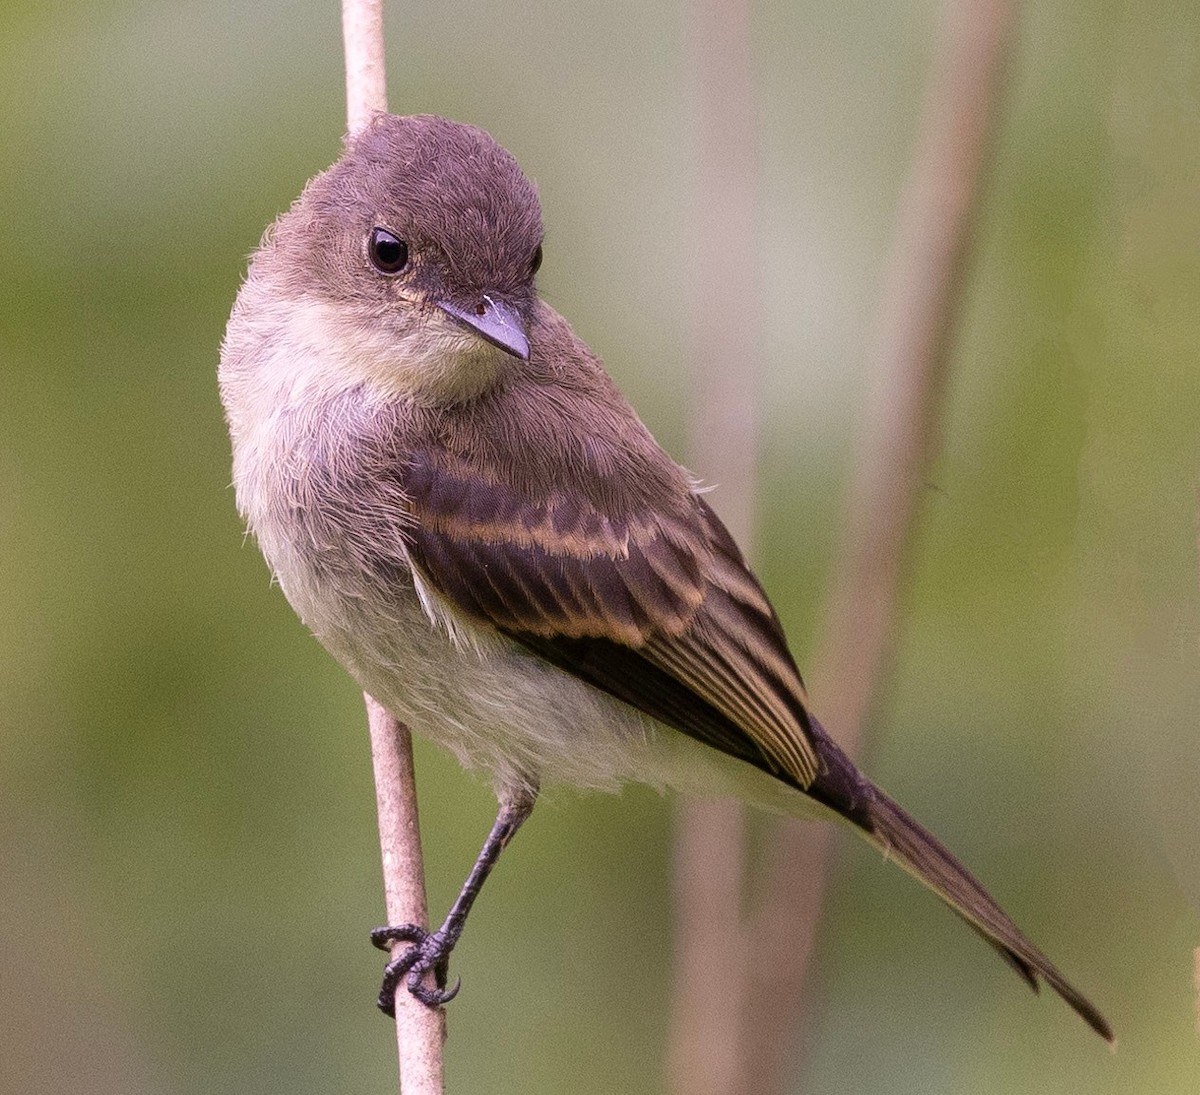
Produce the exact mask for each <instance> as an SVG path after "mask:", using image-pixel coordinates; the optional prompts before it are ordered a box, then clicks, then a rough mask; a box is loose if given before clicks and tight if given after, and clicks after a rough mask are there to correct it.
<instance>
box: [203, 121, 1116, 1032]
mask: <svg viewBox="0 0 1200 1095" xmlns="http://www.w3.org/2000/svg"><path fill="white" fill-rule="evenodd" d="M543 241H544V225H543V219H542V211H541V205H540V200H539V197H538V193H537V189H536V187H535V186H534V184H533V183H532V182H531V181H530V180H529V178H528V177H527V176H526V175H525V173H524V172H523V171H522V169H521V167H520V166H519V165H518V163H517V161H516V160H515V159H514V157H513V156H512V155H511V154H510V153H509V152H507V151H506V150H505V149H504V148H502V147H501V146H500V145H499V144H498V143H497V142H496V141H495V140H494V139H493V138H492V137H491V136H490V135H489V134H488V133H487V132H485V131H484V130H483V129H480V128H477V127H474V126H470V125H466V124H462V123H458V122H454V121H450V120H448V119H445V118H441V117H437V116H434V115H411V116H403V117H402V116H396V115H392V114H386V113H381V114H378V115H376V116H375V117H374V118H373V119H372V121H371V122H370V123H369V124H368V125H367V126H366V127H365V128H364V129H362V130H361V131H360V132H358V133H357V134H354V135H351V136H350V137H348V138H347V139H346V142H345V145H344V148H343V151H342V154H341V156H340V158H339V159H338V160H337V161H336V162H335V163H334V164H333V165H332V166H331V167H330V168H328V169H327V170H325V171H324V172H322V173H320V174H319V175H317V176H315V177H314V178H313V179H311V180H310V181H309V182H308V184H307V185H306V186H305V188H304V190H303V192H302V193H301V195H300V196H299V198H297V199H296V201H295V203H294V204H293V205H292V206H291V207H290V208H289V209H288V210H287V211H286V212H284V213H283V214H282V215H281V216H279V218H278V219H277V220H276V221H275V223H274V224H273V225H272V226H271V227H270V228H268V230H267V231H266V233H265V234H264V236H263V238H262V241H261V243H260V245H259V247H258V249H257V250H256V251H255V252H254V254H253V255H252V257H251V259H250V262H249V266H248V270H247V273H246V276H245V278H244V280H243V282H242V285H241V287H240V289H239V291H238V293H237V297H236V300H235V302H234V306H233V309H232V312H231V315H230V319H229V323H228V326H227V329H226V332H225V336H224V339H223V341H222V344H221V358H220V366H219V370H218V378H219V388H220V394H221V399H222V402H223V405H224V409H225V414H226V419H227V423H228V426H229V431H230V436H231V442H232V454H233V482H234V486H235V492H236V498H237V505H238V508H239V510H240V512H241V514H242V516H243V518H244V520H245V521H246V524H247V527H248V529H249V531H250V532H251V533H252V534H253V536H254V537H255V539H256V540H257V542H258V545H259V547H260V549H261V551H262V553H263V555H264V557H265V559H266V561H267V563H268V564H269V566H270V568H271V570H272V572H273V574H274V577H275V578H276V579H277V581H278V584H279V585H280V587H281V588H282V590H283V592H284V594H285V595H286V597H287V599H288V600H289V601H290V603H291V605H292V606H293V608H294V609H295V611H296V612H297V614H298V615H299V617H300V618H301V620H302V621H303V622H304V624H305V625H307V627H308V628H309V629H310V630H311V631H312V632H313V634H314V635H315V636H316V638H317V639H318V640H319V641H320V642H321V643H322V644H323V645H324V646H325V647H326V649H327V650H328V651H329V652H330V653H331V654H332V655H333V656H334V657H335V658H336V659H337V660H338V661H339V662H340V663H341V664H342V665H343V666H344V667H345V668H346V670H348V672H349V673H350V675H351V676H352V677H353V678H354V679H355V680H356V681H357V682H358V684H359V685H360V686H361V687H362V688H363V689H364V690H365V691H366V692H367V693H368V694H370V695H371V696H372V697H374V698H375V699H376V700H377V701H378V702H379V703H381V704H382V705H383V706H384V707H385V708H387V709H388V710H389V711H390V712H391V713H392V714H393V715H394V716H395V717H396V718H398V719H399V720H400V721H401V722H403V723H405V724H407V725H408V726H409V727H410V728H411V729H412V730H413V732H414V733H417V734H419V735H422V736H424V737H426V738H428V739H430V740H431V741H433V742H435V743H437V744H439V745H441V746H443V747H444V748H446V749H448V750H449V751H450V752H451V753H452V754H454V755H455V756H456V757H457V758H458V760H459V761H460V762H461V763H462V764H463V766H464V767H466V768H468V769H470V770H474V771H477V772H481V773H483V774H484V775H485V776H487V777H489V778H490V780H491V783H492V786H493V788H494V790H495V793H496V796H497V800H498V813H497V816H496V821H495V823H494V825H493V826H492V829H491V831H490V833H489V834H488V837H487V839H486V841H485V843H484V845H483V847H482V849H481V851H480V854H479V856H478V858H477V860H476V862H475V864H474V866H473V868H472V870H471V872H470V874H469V876H468V878H467V881H466V883H465V884H464V886H463V888H462V891H461V893H460V894H459V897H458V898H457V900H456V901H455V902H454V903H453V905H452V907H451V909H450V911H449V913H448V915H447V917H446V919H445V921H444V922H443V923H442V924H441V926H440V927H439V928H437V930H435V931H428V930H426V929H424V928H422V927H419V926H417V925H389V926H386V927H383V928H379V929H376V931H375V932H373V933H372V941H373V942H374V943H375V944H376V945H377V946H379V947H380V948H381V949H385V950H391V949H392V948H394V947H395V945H396V944H397V943H401V942H403V943H407V944H408V946H407V947H406V948H404V949H403V950H402V951H401V952H400V953H399V954H398V956H397V957H395V958H393V959H392V960H391V961H390V962H388V964H387V966H386V968H385V975H384V985H383V989H382V990H381V993H380V1007H381V1008H383V1010H385V1011H387V1012H389V1013H390V1012H391V1009H392V1008H393V1007H394V996H395V992H396V990H397V988H398V986H399V985H400V983H401V982H402V981H403V982H404V984H405V985H406V986H407V988H408V990H409V991H410V992H411V993H413V994H414V995H415V996H416V997H418V998H419V999H421V1000H422V1001H423V1002H424V1003H426V1004H428V1005H429V1006H431V1007H437V1006H440V1005H442V1004H445V1003H446V1002H448V1001H449V999H451V998H452V997H453V995H454V993H455V992H457V990H458V984H457V983H456V984H455V985H454V986H452V987H449V988H448V987H447V968H448V960H449V956H450V952H451V951H452V949H453V947H454V945H455V944H456V943H457V941H458V939H459V937H460V936H461V933H462V930H463V927H464V925H465V923H466V920H467V915H468V913H469V912H470V909H471V907H472V905H473V903H474V901H475V899H476V897H477V896H478V894H479V891H480V889H481V888H482V886H483V883H484V881H485V880H486V878H487V876H488V875H489V873H490V872H491V870H492V868H493V867H494V866H495V863H496V861H497V860H498V858H499V856H500V853H501V851H502V849H503V848H504V847H505V846H506V845H507V844H508V843H509V841H510V840H511V839H512V837H513V835H514V834H515V833H516V831H517V829H518V828H519V827H520V826H521V824H522V823H523V822H524V821H525V820H526V819H527V818H528V817H529V815H530V813H531V812H532V810H533V807H534V803H535V802H536V799H537V796H538V792H539V788H540V787H541V785H542V783H543V782H544V781H553V782H562V783H567V784H573V785H576V786H579V787H584V788H599V789H605V790H612V789H616V788H618V787H619V786H621V785H622V784H624V783H626V782H629V781H636V782H641V783H647V784H650V785H651V786H655V787H660V788H677V789H682V790H685V791H707V792H711V793H721V794H732V795H736V796H738V797H740V798H742V799H744V800H745V801H747V802H750V803H752V804H755V805H758V806H761V807H763V808H766V809H769V810H773V811H777V812H783V813H786V814H790V815H792V816H796V817H814V818H823V819H826V820H834V821H838V822H841V823H844V824H846V825H848V826H849V827H850V828H851V829H852V830H853V831H854V832H856V833H857V834H858V835H859V836H861V837H863V838H864V839H865V840H867V841H868V842H869V843H870V844H872V845H873V846H875V847H876V848H877V849H878V850H880V851H881V852H882V853H883V854H884V856H885V857H886V858H887V859H889V860H890V861H892V862H895V863H897V864H899V865H900V866H901V867H902V868H904V869H905V870H906V871H907V872H909V873H910V874H912V875H913V876H915V877H916V878H917V879H918V880H919V881H920V882H922V883H923V884H924V885H925V886H927V887H928V888H929V889H931V890H932V891H933V892H934V893H936V894H937V895H938V896H939V897H941V898H942V900H943V901H945V903H946V904H947V905H949V906H950V908H951V909H953V910H954V912H956V913H957V914H958V915H959V916H960V917H961V918H962V919H963V920H965V921H966V922H967V923H968V924H969V925H970V926H971V927H972V928H974V929H975V931H977V932H978V933H979V934H980V935H981V936H982V937H983V938H984V939H985V940H986V941H987V942H988V943H989V944H991V946H992V947H994V948H995V950H996V951H998V952H999V954H1000V955H1001V956H1002V957H1003V958H1004V959H1005V960H1006V961H1007V962H1008V963H1009V964H1010V965H1011V966H1012V967H1013V968H1014V969H1015V970H1016V971H1017V972H1018V973H1019V974H1020V975H1021V976H1022V978H1024V980H1025V981H1026V982H1027V983H1028V984H1029V985H1030V986H1032V987H1033V988H1034V989H1036V988H1037V987H1038V984H1039V981H1041V980H1044V981H1045V982H1046V983H1047V984H1049V985H1050V986H1051V987H1052V988H1053V989H1054V991H1055V992H1057V993H1058V994H1059V996H1061V997H1062V998H1063V999H1064V1000H1065V1001H1066V1003H1067V1004H1068V1005H1069V1006H1070V1007H1071V1008H1073V1009H1074V1010H1075V1011H1076V1012H1077V1013H1078V1014H1079V1015H1080V1016H1081V1017H1082V1018H1083V1020H1084V1021H1085V1022H1086V1023H1087V1024H1088V1025H1089V1026H1090V1027H1091V1028H1092V1029H1093V1030H1095V1031H1096V1032H1097V1033H1098V1034H1099V1035H1100V1036H1101V1037H1102V1038H1104V1039H1105V1040H1107V1041H1109V1042H1112V1041H1113V1039H1114V1035H1113V1031H1112V1028H1111V1026H1110V1025H1109V1023H1108V1021H1107V1020H1106V1019H1105V1018H1104V1017H1103V1015H1102V1014H1101V1013H1100V1011H1099V1010H1097V1008H1096V1007H1095V1006H1094V1005H1093V1004H1092V1003H1090V1002H1089V1000H1088V999H1087V998H1086V997H1084V996H1083V995H1082V994H1081V993H1080V992H1079V991H1077V990H1076V989H1075V988H1074V987H1073V986H1072V985H1071V984H1070V983H1069V982H1068V981H1067V979H1066V977H1065V976H1064V975H1063V974H1062V973H1061V972H1060V971H1059V970H1058V969H1057V968H1056V967H1055V966H1054V965H1053V964H1052V963H1051V962H1050V960H1049V959H1048V958H1047V957H1046V956H1045V955H1044V954H1043V953H1042V952H1041V951H1040V950H1039V949H1038V948H1037V947H1036V946H1034V945H1033V943H1031V942H1030V941H1029V940H1028V939H1027V938H1026V937H1025V935H1023V934H1022V932H1021V931H1020V930H1019V929H1018V928H1017V926H1016V925H1015V924H1014V923H1013V921H1012V920H1011V919H1010V918H1009V916H1008V915H1007V914H1006V913H1005V912H1004V911H1003V910H1002V909H1001V908H1000V906H999V905H998V904H997V903H996V901H995V900H994V899H993V898H992V897H991V896H990V894H989V893H988V892H987V891H986V890H985V889H984V888H983V886H982V885H981V884H980V883H979V882H978V881H976V879H975V878H974V876H973V875H972V874H971V873H970V872H969V871H967V869H966V868H964V867H963V866H962V865H961V864H960V863H959V862H958V860H957V859H955V857H954V856H953V855H952V854H951V853H950V852H949V851H947V850H946V848H945V847H944V846H943V845H942V844H941V843H940V842H939V841H938V840H937V838H935V837H934V836H933V835H932V834H930V833H929V832H928V831H926V830H925V829H924V828H923V827H922V826H921V825H919V824H918V823H917V822H916V821H915V820H913V818H911V817H910V816H909V815H908V814H907V813H906V812H905V811H904V810H903V809H902V808H901V807H900V806H899V805H898V804H897V803H896V802H894V801H893V800H892V799H891V798H890V797H889V796H888V795H887V794H885V793H884V792H883V791H882V790H881V789H880V788H879V787H878V786H876V785H875V784H874V783H873V782H872V781H871V780H870V779H868V778H867V776H865V775H864V774H863V773H862V772H860V771H859V770H858V768H857V767H856V766H855V765H854V763H853V762H852V761H851V760H850V759H849V758H848V757H847V756H846V754H845V753H844V752H843V751H842V750H841V749H840V748H839V747H838V745H837V744H836V743H835V741H834V740H833V739H832V738H831V737H830V735H829V734H828V733H827V732H826V731H825V729H824V728H823V727H822V726H821V724H820V722H819V721H818V720H817V718H816V716H815V715H814V713H813V710H812V707H811V705H810V701H809V698H808V695H807V692H806V690H805V686H804V684H803V682H802V679H801V675H800V672H799V670H798V669H797V666H796V663H795V660H794V659H793V656H792V654H791V652H790V650H789V647H788V644H787V639H786V637H785V635H784V631H783V627H782V625H781V623H780V620H779V617H778V615H777V614H776V612H775V609H774V608H773V607H772V604H771V602H770V600H769V598H768V596H767V594H766V592H765V591H764V589H763V587H762V585H761V584H760V583H759V581H758V579H757V578H756V577H755V576H754V574H753V572H752V571H751V569H750V568H749V566H748V565H747V562H746V560H745V558H744V557H743V555H742V553H741V551H740V550H739V548H738V546H737V544H736V543H735V541H734V539H733V537H732V536H731V535H730V534H729V532H728V531H727V530H726V528H725V526H724V525H723V524H722V522H721V520H720V518H719V517H718V516H717V515H716V513H715V512H714V511H713V509H712V507H711V506H710V505H709V503H708V501H707V499H706V497H705V488H703V487H702V485H701V484H700V483H699V481H698V480H697V479H696V478H695V477H694V476H692V475H691V474H690V473H689V472H688V471H687V470H686V469H685V468H684V467H682V466H681V465H680V464H678V463H677V462H676V461H675V460H674V459H672V457H670V456H669V455H668V454H667V453H666V452H665V451H664V450H663V449H662V448H661V447H660V446H659V444H658V443H657V442H656V441H655V439H654V438H653V437H652V435H651V434H650V432H649V430H648V429H647V428H646V426H645V425H644V424H643V423H642V421H641V419H640V418H639V417H638V415H637V413H636V412H635V411H634V409H633V408H632V406H631V405H630V404H629V402H628V401H627V400H626V399H625V397H624V396H623V395H622V394H621V393H620V391H619V390H618V389H617V387H616V385H615V384H614V382H613V381H612V380H611V378H610V377H609V375H608V373H607V372H606V371H605V369H604V367H603V365H602V363H601V361H600V360H599V358H597V356H596V355H595V354H593V353H592V351H591V350H590V349H589V348H588V347H587V346H586V345H585V344H584V343H583V341H582V340H581V339H580V338H579V337H578V336H576V335H575V333H574V332H573V331H572V329H571V327H570V326H569V324H568V323H567V321H566V320H565V319H564V318H563V317H562V316H561V315H559V314H558V312H556V311H555V310H554V309H553V308H552V307H551V306H550V305H549V304H548V303H547V302H546V301H545V300H543V299H542V298H541V296H540V295H539V293H538V291H537V287H536V281H537V274H538V269H539V266H540V265H541V262H542V256H543ZM735 364H736V363H734V362H731V363H730V366H731V367H733V366H734V365H735ZM431 981H432V983H431Z"/></svg>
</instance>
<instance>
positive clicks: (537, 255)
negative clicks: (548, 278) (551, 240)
mask: <svg viewBox="0 0 1200 1095" xmlns="http://www.w3.org/2000/svg"><path fill="white" fill-rule="evenodd" d="M541 265H542V245H541V244H540V243H539V244H538V248H537V250H536V251H534V253H533V261H532V262H531V263H530V264H529V272H530V273H531V274H536V273H537V272H538V269H539V268H540V267H541Z"/></svg>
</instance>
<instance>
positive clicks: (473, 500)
mask: <svg viewBox="0 0 1200 1095" xmlns="http://www.w3.org/2000/svg"><path fill="white" fill-rule="evenodd" d="M639 425H640V424H639ZM663 459H664V460H665V459H666V457H665V456H664V457H663ZM672 469H673V470H675V471H678V469H674V466H673V465H672ZM399 476H400V478H401V485H402V487H403V490H404V493H405V496H406V498H407V500H408V506H409V508H410V511H411V521H410V522H409V523H408V525H407V539H408V550H409V555H410V558H411V560H412V562H413V564H414V566H415V567H416V568H417V570H418V572H419V574H420V576H421V578H422V579H423V580H424V581H425V582H426V583H428V584H429V585H431V586H432V587H433V589H434V590H435V591H436V592H437V594H438V595H440V596H441V597H442V598H444V599H445V600H446V601H447V602H448V603H449V604H450V605H451V606H452V607H453V608H454V609H455V610H456V611H458V612H461V613H465V614H466V615H467V616H468V617H471V618H474V619H476V620H482V621H486V622H487V623H489V624H491V625H492V626H494V627H496V628H497V629H498V630H499V631H501V632H503V633H504V634H506V635H509V636H511V637H512V638H514V639H516V640H518V641H520V642H521V643H523V644H525V645H526V646H528V647H529V648H531V649H533V650H534V651H536V652H537V653H538V654H540V655H541V656H543V657H545V658H546V659H547V660H549V661H551V662H553V663H555V664H556V665H558V666H559V667H561V668H563V669H565V670H567V671H569V672H571V673H573V674H575V675H576V676H578V677H581V678H582V679H584V680H586V681H588V682H589V683H591V684H593V685H595V686H596V687H598V688H601V689H603V690H604V691H606V692H608V693H610V694H612V695H615V696H617V697H618V698H620V699H622V700H624V701H625V702H627V703H629V704H632V705H633V706H634V707H637V708H639V709H640V710H642V711H644V712H646V713H647V714H649V715H651V716H653V717H654V718H656V719H658V720H660V721H662V722H664V723H667V724H668V725H670V726H673V727H675V728H676V729H678V730H681V731H683V732H684V733H686V734H689V735H691V736H693V737H696V738H699V739H700V740H702V741H705V742H707V743H708V744H709V745H712V746H714V747H716V748H717V749H720V750H722V751H724V752H726V753H729V754H732V755H733V756H736V757H739V758H741V759H743V760H746V761H749V762H750V763H753V764H755V765H757V766H759V767H761V768H764V769H765V770H767V771H770V772H772V773H774V774H776V775H778V776H780V777H781V778H783V779H784V780H786V781H787V782H789V783H792V784H793V785H795V786H797V787H799V788H801V789H804V788H807V787H809V785H810V784H811V783H812V782H813V780H814V778H815V777H816V776H817V774H818V771H819V769H820V768H821V762H820V760H819V759H818V747H819V743H817V742H815V740H814V737H813V733H812V729H811V724H810V722H809V719H808V714H807V711H806V709H805V698H804V686H803V684H802V683H801V680H800V675H799V673H798V672H797V670H796V667H795V664H794V662H793V661H792V657H791V655H790V654H789V652H788V649H787V646H786V643H785V640H784V637H783V632H782V630H781V628H780V625H779V621H778V618H777V617H776V615H775V612H774V610H773V609H772V608H771V605H770V603H769V602H768V600H767V598H766V595H765V594H764V593H763V591H762V588H761V587H760V586H759V584H758V582H757V581H756V579H755V578H754V576H753V575H752V574H751V573H750V571H749V570H748V569H747V567H746V564H745V562H744V561H743V559H742V556H741V554H740V552H739V551H738V549H737V546H736V545H735V544H734V542H733V539H732V538H731V537H730V535H729V533H728V532H727V531H726V530H725V528H724V526H723V525H722V524H721V522H720V520H719V519H718V518H717V516H716V515H715V514H714V513H713V512H712V510H711V509H710V508H709V506H708V505H707V504H706V503H705V502H704V500H703V499H702V498H700V497H699V496H697V495H696V494H695V493H694V492H693V491H692V490H690V489H689V488H688V486H687V484H686V480H684V479H683V478H682V474H681V475H680V479H679V482H680V483H681V484H683V488H682V489H681V490H677V491H673V492H671V493H672V497H671V499H670V503H671V504H670V505H655V504H653V500H652V499H651V500H648V501H647V502H646V503H645V504H643V505H640V506H637V505H631V504H630V501H629V498H628V497H622V498H620V499H618V500H613V499H611V498H609V499H608V501H609V502H610V503H611V504H604V500H603V499H602V498H601V499H598V500H593V499H592V498H591V497H589V495H588V493H587V492H585V491H582V490H570V489H556V488H554V487H548V488H547V489H545V490H542V491H534V490H531V488H530V487H529V485H528V484H523V485H521V486H520V487H518V486H516V485H514V484H513V483H512V482H511V481H505V478H504V477H503V476H498V475H497V472H496V468H495V466H494V465H493V466H491V467H488V468H487V469H481V468H480V467H479V466H477V465H475V464H467V463H462V462H461V460H460V459H459V458H451V457H450V456H449V455H448V454H447V453H446V452H445V451H440V450H436V449H418V450H416V451H410V452H409V454H408V458H407V460H406V461H405V463H404V467H403V468H402V469H401V470H400V471H399ZM605 489H606V490H607V491H610V492H611V491H618V492H620V491H621V490H622V487H621V484H620V483H619V482H615V483H610V484H608V485H607V486H606V488H605ZM634 493H636V492H634Z"/></svg>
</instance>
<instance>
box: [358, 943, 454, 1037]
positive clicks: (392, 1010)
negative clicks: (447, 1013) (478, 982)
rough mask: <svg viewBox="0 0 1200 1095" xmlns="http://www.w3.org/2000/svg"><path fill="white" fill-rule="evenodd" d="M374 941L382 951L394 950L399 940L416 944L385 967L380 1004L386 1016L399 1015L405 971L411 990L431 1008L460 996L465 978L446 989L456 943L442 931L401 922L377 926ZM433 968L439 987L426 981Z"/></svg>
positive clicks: (380, 991)
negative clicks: (398, 995) (398, 996)
mask: <svg viewBox="0 0 1200 1095" xmlns="http://www.w3.org/2000/svg"><path fill="white" fill-rule="evenodd" d="M371 942H372V943H373V944H374V945H375V946H376V947H378V948H379V949H380V950H390V949H391V948H392V946H394V945H395V944H396V943H412V944H413V945H412V946H411V947H409V948H408V949H407V950H405V951H404V952H403V953H402V954H399V955H397V956H396V957H395V958H393V959H392V960H391V961H390V962H389V963H388V964H387V965H386V966H385V967H384V969H383V983H382V985H381V986H380V988H379V1000H378V1006H379V1010H380V1011H382V1012H383V1013H384V1015H387V1016H389V1017H391V1018H395V1016H396V989H397V987H398V986H399V984H400V979H401V978H402V977H404V975H405V974H407V975H408V978H407V981H406V985H407V987H408V991H409V992H411V993H412V994H413V996H415V997H416V998H417V999H418V1000H420V1001H421V1003H423V1004H425V1005H426V1006H427V1007H431V1008H436V1007H441V1006H442V1005H443V1004H448V1003H449V1002H450V1001H451V1000H453V999H454V997H455V996H457V995H458V990H459V988H460V987H461V985H462V980H461V979H458V980H456V981H455V982H454V986H453V988H450V989H447V988H446V974H447V968H448V967H449V964H450V950H451V948H452V947H453V943H452V942H451V941H450V940H448V939H447V938H446V936H445V935H443V934H442V932H440V931H435V932H429V931H426V930H425V929H424V928H422V927H420V926H418V925H416V924H400V925H397V926H395V927H384V928H376V929H374V930H373V931H372V932H371ZM430 971H432V972H433V977H434V981H435V982H436V985H437V987H436V988H430V987H428V986H427V985H426V984H425V975H426V974H427V973H429V972H430Z"/></svg>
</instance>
